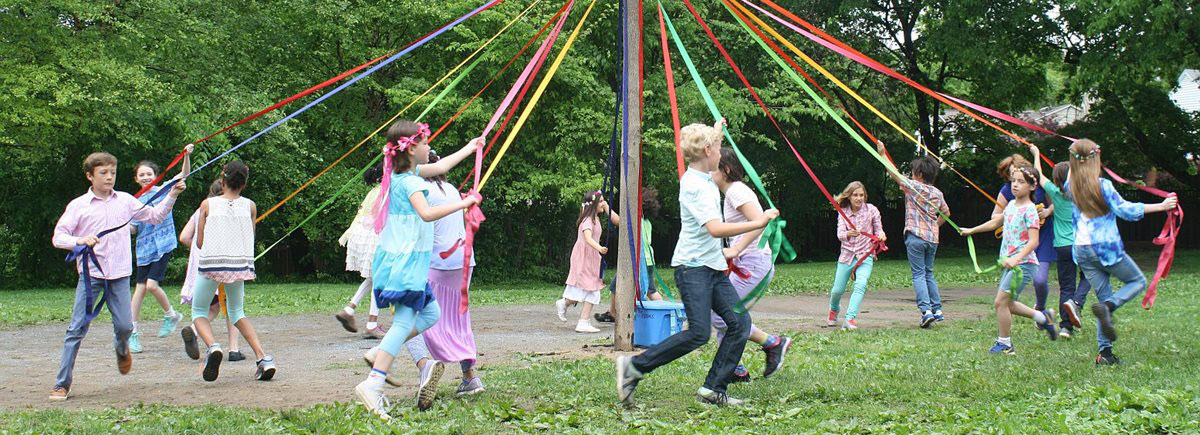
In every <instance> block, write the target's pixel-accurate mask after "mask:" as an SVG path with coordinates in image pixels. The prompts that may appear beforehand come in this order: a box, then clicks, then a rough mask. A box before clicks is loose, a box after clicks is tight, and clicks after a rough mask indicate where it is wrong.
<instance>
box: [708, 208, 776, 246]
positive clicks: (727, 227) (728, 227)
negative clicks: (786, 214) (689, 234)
mask: <svg viewBox="0 0 1200 435" xmlns="http://www.w3.org/2000/svg"><path fill="white" fill-rule="evenodd" d="M777 217H779V210H776V209H770V210H767V211H765V212H763V215H762V217H760V218H759V219H757V220H753V221H750V222H738V223H730V222H721V220H720V219H713V220H710V221H708V222H706V223H705V224H704V229H706V230H708V234H709V235H710V236H713V237H716V238H720V239H723V238H726V237H733V236H736V235H738V234H745V233H748V232H751V231H754V230H758V229H762V228H765V227H766V226H767V223H768V222H770V221H771V219H775V218H777Z"/></svg>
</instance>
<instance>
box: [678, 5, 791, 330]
mask: <svg viewBox="0 0 1200 435" xmlns="http://www.w3.org/2000/svg"><path fill="white" fill-rule="evenodd" d="M658 8H659V9H660V10H661V9H662V2H659V3H658ZM663 20H664V21H666V24H667V30H668V31H669V32H670V33H671V40H672V41H674V42H675V47H676V48H677V49H678V50H679V55H680V56H681V57H683V63H684V65H686V66H687V70H688V73H689V74H690V75H691V77H692V81H693V82H695V83H696V88H698V89H699V90H700V96H701V97H702V98H703V99H704V104H705V105H706V106H708V110H709V111H710V112H712V116H713V118H714V119H721V118H724V116H721V111H720V109H718V108H717V103H716V102H715V101H713V98H712V95H711V94H710V93H709V92H708V87H707V86H705V84H704V79H703V78H701V77H700V72H699V71H697V70H696V65H695V64H694V63H693V62H692V58H691V56H689V55H688V52H687V48H685V47H684V46H683V41H681V40H680V39H679V33H677V32H676V31H675V25H674V24H672V23H671V17H670V16H668V15H667V14H666V13H665V12H664V13H663ZM721 132H722V133H724V134H725V140H726V141H728V142H729V146H730V147H731V148H733V153H734V155H736V156H737V158H738V162H740V163H741V164H742V168H744V169H745V170H746V176H748V177H749V178H750V183H751V184H753V185H754V188H755V189H757V190H758V192H759V194H761V195H762V197H763V198H764V199H766V201H767V206H768V207H770V208H777V207H775V203H774V202H773V201H771V196H770V195H769V194H768V193H767V189H766V187H764V186H763V182H762V177H760V176H759V175H758V171H757V170H755V169H754V166H753V165H751V164H750V161H749V160H747V159H746V156H745V155H744V154H742V150H741V149H740V148H738V146H737V142H735V141H734V140H733V136H732V135H730V134H729V129H728V128H722V129H721ZM786 226H787V222H785V221H784V220H783V219H780V218H776V219H772V220H771V221H770V222H768V223H767V227H766V228H764V229H763V233H762V241H761V242H759V247H763V246H767V245H768V244H769V245H770V246H771V262H772V263H774V262H776V261H777V260H778V259H779V256H780V255H781V254H782V255H783V259H784V261H792V260H795V259H796V250H795V248H793V247H792V244H791V243H790V242H788V240H787V237H785V236H784V235H783V228H784V227H786ZM769 284H770V279H769V276H768V277H767V278H763V280H762V281H760V282H759V283H758V285H757V286H755V287H754V289H753V290H751V291H750V293H749V294H747V295H746V297H744V298H742V300H740V301H738V305H737V306H736V307H734V310H735V311H737V312H739V313H741V312H745V310H746V309H747V308H746V307H747V304H749V305H750V306H753V304H754V303H755V302H757V301H758V300H759V299H761V298H762V297H763V295H764V294H766V291H767V286H768V285H769Z"/></svg>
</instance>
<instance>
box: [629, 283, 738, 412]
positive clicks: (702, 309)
mask: <svg viewBox="0 0 1200 435" xmlns="http://www.w3.org/2000/svg"><path fill="white" fill-rule="evenodd" d="M675 283H676V285H678V286H679V293H680V299H682V300H683V310H684V312H686V313H687V319H688V327H687V329H686V330H684V331H683V332H680V333H678V334H675V335H672V336H670V337H668V338H667V339H666V340H663V341H662V342H661V343H659V344H656V345H654V347H651V348H649V349H646V351H645V352H642V353H641V354H640V355H637V356H635V357H633V366H634V368H636V369H638V371H640V372H642V373H650V372H651V371H654V369H656V368H659V367H661V366H664V365H666V364H668V363H670V362H671V361H675V360H676V359H679V358H680V357H683V356H684V355H687V354H688V353H691V351H693V350H696V349H698V348H700V346H703V345H704V344H705V343H708V340H709V338H710V337H711V336H712V324H711V320H710V319H709V312H710V311H714V312H716V313H717V315H718V316H720V317H721V319H722V320H724V321H725V326H726V330H725V339H724V340H721V343H720V344H719V345H718V346H717V354H716V356H714V357H713V362H712V367H711V368H709V370H708V377H706V378H705V379H704V387H705V388H708V389H710V390H712V391H716V392H719V393H723V392H725V387H726V386H727V385H729V380H730V378H731V377H732V376H733V369H734V367H736V366H737V364H738V361H739V360H740V359H741V358H742V351H743V350H745V348H746V339H747V338H749V337H750V314H749V313H747V312H743V313H741V314H738V313H736V312H734V310H733V307H734V306H735V305H736V304H737V301H738V296H737V292H735V291H734V289H733V284H732V283H730V282H729V278H728V277H726V276H725V273H724V272H723V271H719V270H715V269H712V268H709V267H704V266H700V267H678V268H676V269H675Z"/></svg>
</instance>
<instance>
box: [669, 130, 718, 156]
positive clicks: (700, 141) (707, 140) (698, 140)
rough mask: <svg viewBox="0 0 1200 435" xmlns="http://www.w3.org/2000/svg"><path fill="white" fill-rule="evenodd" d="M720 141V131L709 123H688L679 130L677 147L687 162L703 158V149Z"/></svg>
mask: <svg viewBox="0 0 1200 435" xmlns="http://www.w3.org/2000/svg"><path fill="white" fill-rule="evenodd" d="M720 143H721V132H720V131H718V130H717V129H715V128H712V126H710V125H704V124H690V125H688V126H686V127H684V128H683V129H681V130H679V147H680V148H683V157H684V158H685V159H687V161H688V163H691V162H694V161H697V160H700V159H703V158H704V149H705V148H708V146H709V145H719V144H720Z"/></svg>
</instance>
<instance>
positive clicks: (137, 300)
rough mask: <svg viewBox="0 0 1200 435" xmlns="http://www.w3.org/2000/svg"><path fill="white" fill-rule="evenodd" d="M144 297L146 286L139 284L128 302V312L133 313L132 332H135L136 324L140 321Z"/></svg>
mask: <svg viewBox="0 0 1200 435" xmlns="http://www.w3.org/2000/svg"><path fill="white" fill-rule="evenodd" d="M145 297H146V284H145V283H139V284H138V285H137V287H134V289H133V298H132V299H130V300H129V310H130V311H132V312H133V325H134V328H133V329H134V332H137V324H138V322H141V321H142V298H145Z"/></svg>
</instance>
